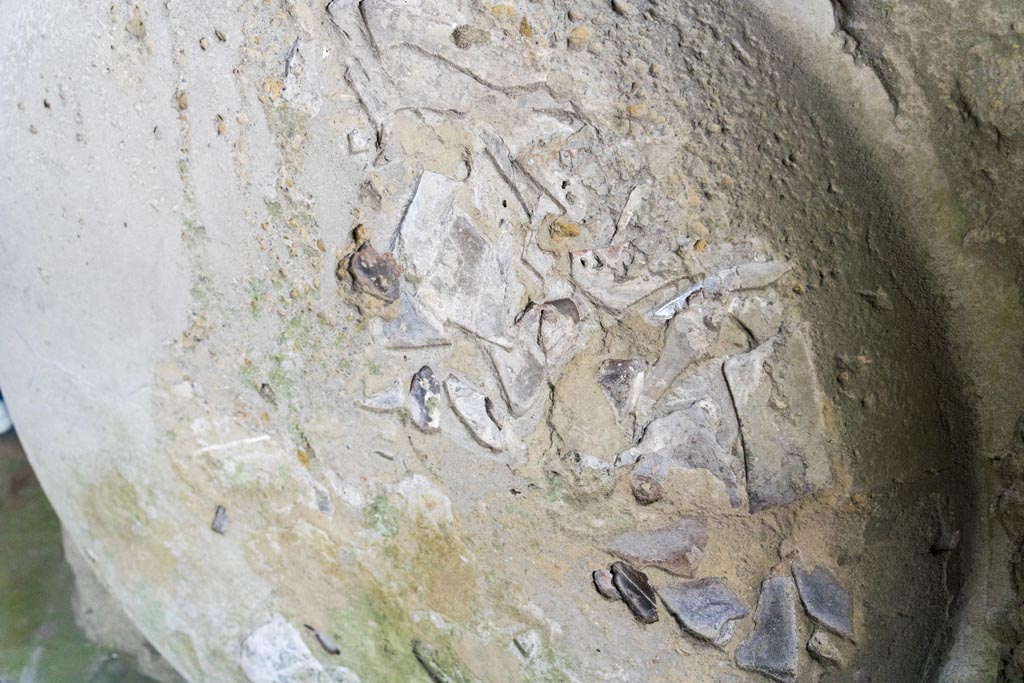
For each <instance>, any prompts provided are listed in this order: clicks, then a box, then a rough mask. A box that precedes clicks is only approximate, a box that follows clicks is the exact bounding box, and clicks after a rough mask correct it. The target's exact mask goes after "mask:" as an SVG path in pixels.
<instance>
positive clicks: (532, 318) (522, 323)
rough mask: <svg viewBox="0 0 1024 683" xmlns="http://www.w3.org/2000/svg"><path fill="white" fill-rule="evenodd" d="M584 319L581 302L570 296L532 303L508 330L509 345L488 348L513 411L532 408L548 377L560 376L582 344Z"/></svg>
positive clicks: (517, 411)
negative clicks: (568, 297)
mask: <svg viewBox="0 0 1024 683" xmlns="http://www.w3.org/2000/svg"><path fill="white" fill-rule="evenodd" d="M582 320H583V313H582V310H581V308H580V306H579V305H578V304H577V303H576V302H574V301H573V300H571V299H558V300H555V301H548V302H545V303H543V304H533V303H531V304H530V305H529V306H527V308H526V310H525V311H524V312H523V314H522V315H521V316H520V317H519V319H518V320H517V321H516V322H515V324H514V325H513V326H512V329H511V330H510V332H509V335H508V338H509V340H510V344H511V346H510V348H502V347H501V346H497V345H495V346H492V347H491V348H490V349H489V352H490V355H491V361H492V362H493V363H494V368H495V370H496V371H497V374H498V380H499V382H500V383H501V389H502V394H503V395H504V397H505V400H506V402H507V403H508V406H509V409H510V410H511V411H512V414H513V415H515V416H516V417H519V416H521V415H523V414H524V413H525V412H526V411H527V410H529V408H530V407H531V406H532V405H533V403H534V401H535V400H536V399H537V396H539V395H540V392H541V389H542V388H544V386H545V384H546V382H547V380H548V379H549V378H550V379H554V378H555V377H557V375H558V373H559V372H560V371H561V370H562V368H563V367H565V365H566V364H567V363H568V362H569V361H570V360H572V358H573V356H574V355H575V354H576V353H577V352H578V351H579V349H580V348H581V347H582V345H583V343H584V341H585V339H584V336H585V335H583V334H581V326H580V322H581V321H582Z"/></svg>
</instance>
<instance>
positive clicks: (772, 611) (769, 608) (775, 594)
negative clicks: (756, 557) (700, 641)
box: [736, 576, 800, 683]
mask: <svg viewBox="0 0 1024 683" xmlns="http://www.w3.org/2000/svg"><path fill="white" fill-rule="evenodd" d="M795 593H796V589H795V588H794V586H793V579H791V578H789V577H788V576H774V577H771V578H768V579H765V580H764V583H762V584H761V596H760V597H759V598H758V600H757V609H756V610H755V612H754V630H753V631H752V632H751V633H750V636H749V637H748V638H747V639H746V640H744V641H743V642H742V643H740V644H739V647H737V648H736V665H737V666H739V667H740V668H742V669H747V670H749V671H756V672H758V673H760V674H763V675H765V676H767V677H768V678H771V679H772V680H775V681H779V683H795V681H796V672H797V661H798V657H799V646H800V643H799V641H798V639H797V628H796V595H795Z"/></svg>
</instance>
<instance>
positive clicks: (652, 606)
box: [612, 562, 658, 624]
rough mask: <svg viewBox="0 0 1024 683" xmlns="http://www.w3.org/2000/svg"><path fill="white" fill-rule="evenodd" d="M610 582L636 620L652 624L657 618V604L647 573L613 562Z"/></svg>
mask: <svg viewBox="0 0 1024 683" xmlns="http://www.w3.org/2000/svg"><path fill="white" fill-rule="evenodd" d="M612 584H613V585H614V586H615V588H616V589H617V590H618V591H619V594H620V595H621V596H622V599H623V601H624V602H625V603H626V605H627V606H628V607H629V611H631V612H632V613H633V616H634V617H636V618H637V621H639V622H640V623H642V624H653V623H654V622H656V621H657V620H658V604H657V602H655V599H654V589H653V588H652V587H651V582H650V581H649V580H648V579H647V574H644V573H643V572H642V571H640V570H639V569H637V568H635V567H633V566H631V565H629V564H626V563H625V562H615V563H613V564H612Z"/></svg>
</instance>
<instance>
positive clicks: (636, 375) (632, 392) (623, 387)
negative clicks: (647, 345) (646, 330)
mask: <svg viewBox="0 0 1024 683" xmlns="http://www.w3.org/2000/svg"><path fill="white" fill-rule="evenodd" d="M646 367H647V364H646V363H645V362H644V361H643V360H641V359H639V358H627V359H623V360H606V361H605V362H604V363H602V364H601V367H600V369H599V370H598V372H597V384H598V386H600V387H601V390H602V391H604V393H605V396H607V397H608V401H609V402H610V403H611V404H612V408H613V409H614V410H615V419H616V420H618V421H619V422H622V421H623V420H625V419H626V417H627V416H628V415H629V414H630V413H631V412H633V409H634V408H636V401H637V398H638V397H639V395H640V388H641V387H642V386H643V383H644V369H645V368H646Z"/></svg>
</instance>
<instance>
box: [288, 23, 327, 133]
mask: <svg viewBox="0 0 1024 683" xmlns="http://www.w3.org/2000/svg"><path fill="white" fill-rule="evenodd" d="M316 53H317V48H316V44H315V43H312V42H306V41H303V40H296V41H295V42H294V43H293V44H292V47H291V50H289V51H288V55H287V57H285V66H284V85H283V87H282V89H281V97H282V98H284V101H285V102H287V103H288V104H290V105H291V106H293V107H295V108H296V109H300V110H302V111H304V112H306V113H307V114H309V115H310V117H315V116H316V115H317V114H319V113H320V109H321V107H322V106H323V96H322V95H321V94H320V70H319V67H318V65H317V59H316Z"/></svg>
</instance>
